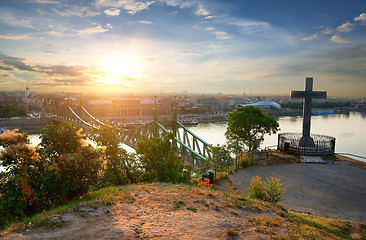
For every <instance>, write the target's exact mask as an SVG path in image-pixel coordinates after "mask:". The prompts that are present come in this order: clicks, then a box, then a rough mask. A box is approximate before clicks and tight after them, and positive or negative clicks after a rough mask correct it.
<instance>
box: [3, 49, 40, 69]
mask: <svg viewBox="0 0 366 240" xmlns="http://www.w3.org/2000/svg"><path fill="white" fill-rule="evenodd" d="M24 61H25V59H24V58H18V57H12V56H9V55H7V54H5V53H1V52H0V68H1V69H3V70H21V71H29V72H33V71H34V68H33V67H32V66H30V65H28V64H26V63H24Z"/></svg>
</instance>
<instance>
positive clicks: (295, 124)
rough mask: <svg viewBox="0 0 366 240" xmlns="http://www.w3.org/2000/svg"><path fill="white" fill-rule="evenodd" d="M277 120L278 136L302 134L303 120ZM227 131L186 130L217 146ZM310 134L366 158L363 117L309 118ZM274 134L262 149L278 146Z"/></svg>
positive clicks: (211, 127) (209, 126)
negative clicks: (325, 137)
mask: <svg viewBox="0 0 366 240" xmlns="http://www.w3.org/2000/svg"><path fill="white" fill-rule="evenodd" d="M276 120H277V121H278V123H279V125H280V131H278V132H277V134H278V133H285V132H301V131H302V116H296V117H289V116H281V117H277V119H276ZM226 128H227V122H217V123H200V124H198V125H197V126H192V127H189V130H191V131H192V132H194V133H195V134H196V135H197V136H199V137H201V138H202V139H204V140H205V141H207V142H208V143H210V144H214V145H216V144H224V143H226V138H225V132H226ZM311 133H314V134H321V135H328V136H332V137H335V138H336V152H337V153H352V154H356V155H360V156H364V157H366V113H360V112H350V113H349V114H333V115H322V116H312V117H311ZM277 134H272V135H265V138H264V142H263V143H262V145H261V149H264V148H265V147H268V146H273V145H277ZM360 160H361V159H360Z"/></svg>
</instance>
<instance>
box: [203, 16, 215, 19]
mask: <svg viewBox="0 0 366 240" xmlns="http://www.w3.org/2000/svg"><path fill="white" fill-rule="evenodd" d="M214 18H215V17H214V16H206V17H205V19H214Z"/></svg>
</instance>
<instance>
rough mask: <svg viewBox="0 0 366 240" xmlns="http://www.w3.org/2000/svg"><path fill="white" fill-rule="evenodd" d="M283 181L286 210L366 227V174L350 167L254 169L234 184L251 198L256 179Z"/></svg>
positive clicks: (233, 177)
mask: <svg viewBox="0 0 366 240" xmlns="http://www.w3.org/2000/svg"><path fill="white" fill-rule="evenodd" d="M256 175H258V176H261V177H262V179H265V178H269V177H276V178H280V179H281V182H283V183H284V186H285V187H286V188H287V191H286V193H285V195H284V196H285V198H286V199H285V200H283V201H282V202H280V205H282V206H283V207H284V208H286V209H289V210H295V211H300V212H306V213H308V212H309V213H312V214H314V215H318V216H323V217H327V218H337V219H345V220H351V221H357V222H363V223H366V170H364V169H360V168H356V167H353V166H347V165H327V164H278V165H272V166H264V167H261V166H253V167H250V168H247V169H243V170H241V171H239V172H236V173H234V174H231V175H230V176H229V178H230V180H231V181H232V183H233V184H234V186H235V187H236V188H237V189H238V190H239V191H240V192H241V193H242V194H244V195H248V192H247V191H246V189H247V188H248V187H249V183H250V179H251V178H252V177H253V176H256Z"/></svg>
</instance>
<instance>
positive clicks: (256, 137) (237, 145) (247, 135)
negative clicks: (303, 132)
mask: <svg viewBox="0 0 366 240" xmlns="http://www.w3.org/2000/svg"><path fill="white" fill-rule="evenodd" d="M278 129H279V125H278V123H277V121H276V120H275V119H274V117H273V116H269V115H267V114H266V113H263V112H262V111H261V109H260V108H259V107H256V106H245V107H238V108H237V109H236V110H235V111H233V112H232V113H229V117H228V127H227V130H226V133H225V135H226V139H227V141H228V146H229V148H230V149H231V150H232V151H233V152H234V153H235V154H239V153H240V152H241V151H243V149H245V146H246V147H247V148H248V151H249V152H252V151H254V150H255V149H257V148H258V147H259V146H260V144H261V142H262V141H263V140H264V134H272V133H276V132H277V131H278Z"/></svg>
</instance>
